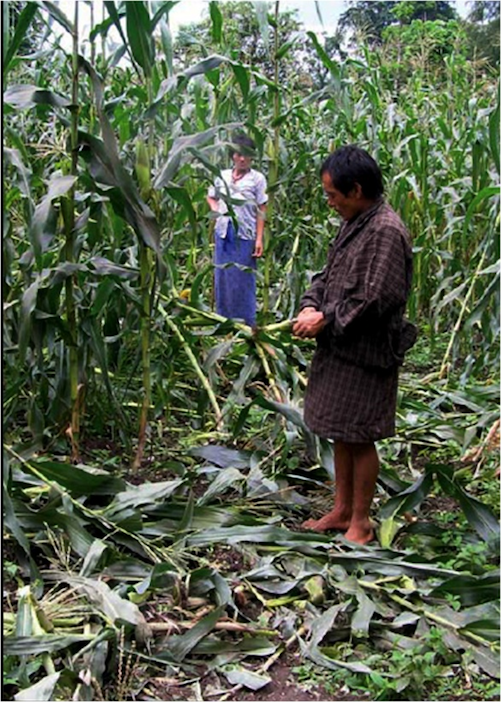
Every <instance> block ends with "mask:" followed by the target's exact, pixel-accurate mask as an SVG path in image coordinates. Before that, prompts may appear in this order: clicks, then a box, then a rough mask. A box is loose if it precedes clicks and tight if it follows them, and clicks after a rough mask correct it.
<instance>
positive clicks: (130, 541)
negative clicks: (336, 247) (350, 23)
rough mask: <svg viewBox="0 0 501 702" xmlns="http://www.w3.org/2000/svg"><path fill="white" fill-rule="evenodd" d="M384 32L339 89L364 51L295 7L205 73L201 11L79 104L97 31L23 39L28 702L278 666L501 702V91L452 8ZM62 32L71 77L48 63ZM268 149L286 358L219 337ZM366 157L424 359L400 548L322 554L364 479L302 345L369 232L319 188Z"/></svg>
mask: <svg viewBox="0 0 501 702" xmlns="http://www.w3.org/2000/svg"><path fill="white" fill-rule="evenodd" d="M5 4H6V3H4V5H5ZM132 5H134V7H132ZM365 5H367V7H365ZM378 5H381V4H380V3H370V7H369V4H365V3H359V7H358V8H350V9H353V10H354V9H358V11H359V12H360V13H361V14H360V16H361V17H362V14H363V12H364V11H370V12H374V13H376V12H377V13H378V15H377V17H376V15H374V19H375V20H377V21H378V22H380V24H379V25H377V26H376V27H375V31H374V35H375V36H376V37H377V39H378V41H379V40H380V41H381V42H382V44H381V48H380V50H379V51H378V52H375V51H371V50H370V46H369V45H365V44H364V45H359V49H358V53H356V54H354V55H350V57H346V56H345V57H344V59H345V60H343V61H339V60H338V59H337V58H336V57H337V56H338V55H339V54H340V47H341V42H340V40H339V36H338V37H327V38H326V42H325V43H322V42H321V41H320V39H319V37H317V36H315V35H314V34H311V33H310V34H309V35H307V36H304V35H303V36H296V35H295V32H296V30H297V29H300V27H298V23H297V20H296V19H295V18H294V16H293V15H291V14H290V13H284V14H280V15H279V16H278V19H277V18H275V17H274V16H271V15H269V14H268V13H267V12H266V11H265V10H266V7H265V6H264V5H260V6H259V8H258V9H259V13H256V8H254V6H253V5H252V4H250V3H222V4H216V3H211V5H210V7H209V15H210V16H209V18H208V19H207V21H206V22H205V23H202V24H201V25H200V26H196V25H194V26H191V27H190V28H189V29H185V30H184V31H183V32H181V34H180V36H179V38H178V41H177V42H176V44H175V46H173V42H172V37H171V36H170V32H169V28H168V18H169V12H170V9H171V8H172V6H173V3H172V2H156V3H124V2H121V3H114V2H106V3H105V8H106V13H107V16H106V18H105V19H104V21H103V22H101V23H100V24H98V25H96V26H94V27H93V28H92V31H91V38H90V42H91V44H92V46H91V49H92V48H93V50H94V55H95V56H94V58H95V61H94V62H92V61H88V60H86V59H84V58H80V59H79V62H78V66H77V67H78V81H77V82H75V78H76V72H75V68H76V65H75V64H72V63H71V61H70V59H69V58H68V57H67V55H66V53H65V52H64V51H62V50H61V49H60V46H59V44H60V41H59V39H56V38H55V36H54V35H53V34H50V27H51V26H52V23H53V22H57V23H58V25H59V26H61V27H63V28H64V31H66V32H70V31H71V29H72V22H71V21H70V20H69V19H68V18H67V17H66V16H65V15H64V13H63V12H61V9H60V8H59V7H58V6H56V5H54V4H53V3H42V4H41V5H37V6H36V8H35V6H34V5H33V7H31V5H30V7H28V6H26V7H23V8H20V9H21V13H20V15H19V22H18V25H17V29H14V28H11V29H10V30H9V32H10V34H9V38H10V40H11V43H10V44H9V47H10V48H7V51H10V53H8V54H7V56H8V63H7V64H6V65H5V66H4V70H7V68H8V70H9V73H8V85H6V93H5V95H4V106H5V115H4V124H5V129H4V142H5V143H4V147H5V148H4V155H5V159H4V183H5V187H4V196H5V206H4V230H3V231H4V236H3V242H2V243H3V255H4V263H5V265H4V266H3V267H2V274H3V281H2V282H3V294H4V315H3V319H2V322H3V338H4V426H5V432H6V433H5V438H6V445H7V446H6V455H5V460H4V513H5V518H4V526H5V530H6V533H7V535H8V538H7V540H6V543H7V544H8V545H9V548H10V549H11V551H12V552H10V551H9V555H8V559H7V561H5V562H4V568H5V570H6V578H5V582H6V583H8V588H9V592H10V594H9V597H8V598H7V600H6V601H7V606H6V612H5V617H4V626H5V632H4V633H5V635H6V636H5V639H6V649H5V653H6V664H5V666H4V674H5V685H6V689H7V692H8V694H9V695H10V696H12V695H13V694H16V693H17V694H18V698H19V699H22V695H24V696H25V698H26V696H30V695H31V696H32V698H36V699H48V698H51V696H54V695H56V696H58V697H60V698H65V699H69V698H72V699H73V698H74V699H102V698H104V697H105V696H106V695H107V694H108V693H109V695H113V694H116V695H118V696H119V697H120V698H125V697H126V695H127V694H129V693H128V690H129V691H130V690H131V688H132V691H131V692H130V695H131V696H132V695H135V696H136V697H137V695H138V694H140V692H139V690H138V689H137V687H135V685H139V682H138V677H139V674H138V675H134V674H133V672H134V671H136V670H139V668H138V660H139V661H141V665H142V666H143V668H141V670H142V671H144V676H145V678H146V677H148V676H150V677H152V678H154V677H158V676H160V675H161V676H164V677H165V676H170V677H174V676H178V677H179V678H180V679H182V681H183V682H187V681H189V680H193V679H194V678H196V676H197V675H198V673H197V672H195V671H198V670H199V665H201V664H202V663H203V664H204V665H205V664H206V663H207V661H210V664H211V665H212V666H213V670H214V675H216V676H217V677H218V680H219V682H220V685H221V686H222V687H223V686H224V687H225V689H227V688H226V685H227V684H228V683H229V684H232V685H234V684H238V685H243V686H244V687H245V686H248V687H250V688H252V687H253V686H254V689H256V688H258V687H259V686H261V685H263V684H265V683H266V681H267V680H268V673H267V668H266V667H265V665H264V664H263V665H260V666H256V665H255V660H256V656H262V657H265V658H266V661H271V662H273V660H275V659H274V656H275V654H277V655H278V652H279V651H280V650H282V649H281V648H279V644H282V645H283V646H284V647H285V648H287V647H289V646H291V645H292V644H293V643H294V645H295V642H297V645H298V647H299V650H300V652H301V655H302V656H303V658H304V660H309V661H311V662H312V663H313V664H314V666H315V675H318V676H319V679H321V680H322V684H323V685H328V684H332V686H333V687H332V690H333V694H336V692H335V691H336V690H337V688H338V686H340V685H341V684H342V683H343V684H344V683H346V684H348V685H349V687H350V689H351V690H363V691H366V692H368V693H369V695H370V696H371V697H373V698H374V699H403V698H405V699H410V698H412V697H416V698H417V697H419V696H420V695H421V696H425V695H428V698H429V699H440V698H445V697H446V696H447V694H448V693H449V692H450V691H451V690H450V685H449V678H448V677H447V676H445V675H444V673H445V672H446V671H448V672H449V673H450V672H452V673H453V674H454V675H455V676H456V678H455V679H457V677H459V679H460V680H461V684H464V685H465V689H466V685H467V680H468V679H471V680H472V682H473V684H474V685H478V686H479V689H481V690H482V691H483V692H482V694H484V696H485V697H488V695H489V694H491V692H492V690H493V683H491V682H489V681H488V680H489V679H490V678H492V679H495V678H496V676H497V675H498V673H499V666H498V662H497V652H498V648H497V645H496V638H495V634H496V632H495V631H494V630H493V622H496V617H497V616H498V614H499V612H498V610H497V609H496V604H495V600H496V598H497V594H496V578H497V577H498V576H497V573H496V570H495V569H496V566H497V565H498V561H497V555H496V539H498V538H499V524H498V517H497V514H498V510H499V494H498V483H497V478H496V477H495V471H496V469H497V466H498V457H497V456H496V454H495V453H494V451H493V448H492V446H491V442H490V439H489V436H491V432H490V430H491V428H493V427H494V426H495V421H496V419H497V417H498V413H499V408H498V391H497V385H498V380H499V378H498V372H497V370H496V369H497V368H498V367H499V365H498V360H499V348H498V332H499V285H498V283H499V269H498V262H499V239H498V237H496V236H493V232H496V231H497V229H498V225H499V185H498V182H499V100H498V92H497V85H496V84H495V81H494V80H493V78H492V76H491V74H490V73H489V71H488V70H487V71H486V70H484V67H483V65H481V64H478V63H477V62H472V61H471V60H470V59H469V57H468V52H467V50H465V40H464V35H463V34H462V31H461V30H460V27H459V25H457V24H456V23H455V20H453V21H451V22H446V23H445V24H444V23H443V21H442V17H443V16H444V13H445V15H446V16H447V13H448V12H449V10H450V8H449V10H447V8H445V7H441V6H442V5H445V4H443V3H395V4H393V3H384V4H382V5H384V6H381V7H376V6H378ZM431 5H433V7H431ZM425 6H426V7H425ZM439 6H440V7H439ZM35 10H36V11H35ZM430 10H431V11H432V12H434V11H435V10H436V11H438V12H440V13H441V17H436V16H434V15H433V16H432V15H430ZM395 12H396V13H397V14H395ZM423 12H425V13H426V17H424V16H422V13H423ZM415 13H417V16H416V14H415ZM419 13H421V15H420V14H419ZM449 14H450V12H449ZM39 17H41V18H43V21H44V22H45V24H46V25H47V27H48V28H49V29H48V31H49V37H50V41H51V42H52V44H51V46H50V49H51V50H50V51H49V50H47V51H44V53H43V54H34V55H33V56H31V57H30V58H28V59H25V60H23V62H22V63H21V62H20V61H19V52H20V51H23V50H24V49H23V46H24V45H23V41H24V39H26V38H28V37H29V32H30V31H31V28H32V27H33V26H34V25H33V22H34V21H37V20H38V18H39ZM396 17H398V23H397V22H396V19H395V18H396ZM446 18H447V19H449V17H446ZM390 25H391V26H390ZM385 26H386V27H388V29H387V30H386V32H385V33H384V38H383V28H384V27H385ZM112 27H114V28H115V29H116V30H117V31H118V36H119V41H118V45H117V46H115V47H113V48H112V47H111V46H110V44H109V43H108V44H107V43H106V42H107V40H108V33H109V32H110V30H111V28H112ZM466 30H468V28H466ZM452 36H453V38H454V41H451V38H452ZM98 38H101V39H102V47H103V50H102V51H97V49H98V45H97V43H96V40H97V39H98ZM80 39H82V38H81V37H80ZM96 54H97V55H96ZM73 91H76V95H75V94H72V93H73ZM70 96H71V97H70ZM76 104H78V106H79V109H78V115H77V113H76V110H75V108H74V105H76ZM76 116H78V125H77V127H78V128H77V130H76V132H75V117H76ZM72 121H73V132H72V128H71V127H72ZM236 128H244V129H245V130H246V131H247V132H249V133H251V134H252V136H253V138H254V139H255V141H256V144H257V152H258V153H257V158H256V162H257V165H258V167H259V168H261V169H262V170H264V171H265V172H267V173H268V174H270V191H271V193H272V195H273V211H272V213H271V215H270V219H269V222H268V225H269V238H268V241H267V256H268V262H269V265H268V266H267V268H266V269H265V270H264V271H263V270H261V269H260V270H259V271H258V285H259V295H260V299H263V297H264V295H265V293H266V295H268V297H269V305H268V309H267V310H266V311H265V312H264V311H262V312H260V315H259V318H258V327H257V328H256V329H254V330H252V329H250V328H249V327H247V326H245V325H243V324H240V323H239V322H238V321H232V320H227V319H225V318H222V317H219V316H218V315H215V314H214V313H213V312H212V311H211V308H212V297H211V287H212V286H211V270H212V263H211V251H212V249H211V247H212V239H211V224H212V222H211V219H210V216H209V215H208V209H207V205H206V201H205V194H206V191H207V186H208V184H209V182H211V181H212V180H213V178H214V176H215V175H216V174H217V173H218V170H219V168H220V167H222V166H223V165H225V163H226V159H227V146H228V143H229V141H230V139H231V135H232V134H233V131H234V130H235V129H236ZM72 137H73V138H76V141H75V142H74V143H73V144H72V142H71V138H72ZM348 141H349V142H352V141H356V142H357V143H359V144H361V145H362V146H364V147H366V148H368V149H369V150H370V151H371V152H372V153H374V155H375V156H376V158H377V159H378V160H379V162H380V163H381V165H382V168H383V171H384V175H385V181H386V190H387V196H388V199H389V201H390V202H391V203H392V204H393V206H394V207H395V208H396V209H397V210H398V211H399V212H400V213H401V215H402V217H403V219H404V221H405V223H406V224H407V226H408V228H409V230H410V232H411V235H412V238H413V244H414V250H415V278H414V286H413V295H412V298H411V301H410V309H409V313H410V316H411V317H412V318H413V319H414V320H415V321H416V322H417V323H418V326H419V328H420V337H419V341H418V344H417V346H416V347H415V348H414V349H413V350H412V352H411V354H410V355H409V359H408V362H407V363H406V365H405V366H404V368H403V370H402V373H401V397H400V398H399V412H398V425H399V437H398V438H396V439H394V440H389V441H386V442H383V443H382V445H381V457H382V461H383V470H382V471H381V480H380V483H379V486H378V491H379V492H378V495H377V505H376V506H377V514H378V516H379V517H380V519H381V524H380V534H381V548H379V547H373V546H368V547H366V548H363V549H359V548H353V547H351V546H350V545H349V544H346V543H345V542H343V540H342V539H340V538H338V537H331V536H330V535H318V534H313V533H308V532H302V531H301V530H299V528H298V527H299V525H300V523H301V521H302V520H303V518H304V517H305V516H306V514H309V513H310V512H311V511H312V510H313V511H314V512H315V511H322V510H323V509H324V508H325V503H326V501H329V500H330V499H331V496H330V494H329V492H328V490H327V491H326V490H325V488H324V487H322V486H323V484H324V482H325V480H326V479H332V476H333V472H334V465H333V458H332V447H331V445H330V444H329V443H328V442H321V441H319V440H318V439H317V438H316V437H314V436H313V435H312V434H311V433H310V432H309V430H308V429H307V427H306V426H305V424H304V421H303V418H302V399H303V393H304V387H305V383H306V369H307V366H308V363H309V360H310V359H311V354H312V352H313V344H311V343H310V342H308V341H299V340H297V339H294V338H292V337H291V334H290V321H289V320H290V319H292V318H293V317H294V315H295V314H296V312H297V308H298V302H299V299H300V296H301V294H302V292H303V291H304V289H305V287H306V285H307V283H308V280H309V278H310V276H311V274H312V273H313V272H314V271H316V270H318V269H319V268H320V267H321V266H322V265H323V263H324V261H325V253H326V250H327V247H328V244H329V241H330V240H331V238H332V236H333V235H334V234H335V231H336V228H337V226H338V224H339V222H338V221H336V220H335V219H333V218H331V215H330V214H329V213H328V212H327V210H326V207H325V202H324V200H323V196H322V192H321V187H320V184H319V179H318V168H319V165H320V164H321V162H322V160H323V159H324V158H325V156H326V155H327V154H328V153H329V151H330V150H331V149H333V148H334V147H336V146H338V145H339V144H341V143H345V142H348ZM70 279H71V281H72V285H71V286H69V285H68V280H70ZM68 303H72V304H73V309H74V310H75V311H76V313H77V315H78V324H74V321H75V320H73V322H72V321H71V319H70V316H71V315H70V312H69V310H70V311H71V305H70V308H69V307H68ZM72 358H73V360H76V362H77V366H78V388H77V389H78V393H77V398H76V399H77V408H78V410H79V411H81V416H82V427H81V429H82V432H81V433H82V436H81V438H82V448H83V451H84V460H82V461H81V462H79V463H78V464H77V465H74V464H70V463H69V462H68V460H67V458H66V456H67V454H68V441H67V437H68V427H69V425H70V421H69V420H70V414H71V409H72V403H73V401H74V400H75V397H74V396H73V395H72V392H71V383H70V368H71V363H70V361H71V359H72ZM140 410H142V412H143V417H146V419H147V421H146V422H145V424H144V425H143V426H142V430H143V431H144V434H143V437H142V438H144V441H145V452H144V455H143V457H142V460H139V462H138V463H139V464H140V470H141V473H139V474H137V473H136V474H132V473H131V472H130V468H129V465H130V460H131V458H132V456H133V454H134V449H135V448H137V447H136V446H134V445H133V444H134V438H135V436H136V430H135V428H134V427H135V424H136V420H137V414H138V412H139V411H140ZM491 438H492V437H491ZM488 439H489V440H488ZM494 443H495V441H494ZM472 449H475V451H476V454H475V455H476V458H475V459H472V460H473V463H472V464H468V463H464V462H460V459H463V458H465V453H466V452H467V451H471V450H472ZM136 455H137V454H136ZM470 468H471V470H470ZM440 500H446V505H447V506H448V507H447V511H446V509H445V508H443V507H441V503H440ZM451 505H452V507H451ZM430 509H431V510H432V512H431V515H430ZM497 584H498V583H497ZM16 588H19V589H18V590H16ZM150 605H151V606H152V609H149V607H150ZM160 611H161V612H162V614H163V615H165V616H166V617H167V621H165V619H164V618H163V617H162V620H163V625H164V627H166V628H164V629H163V630H161V629H159V630H153V629H152V628H151V626H150V623H149V621H148V620H147V618H146V614H147V613H148V612H149V613H151V612H155V613H158V612H160ZM186 612H189V617H188V616H186V617H185V613H186ZM228 620H231V621H228ZM193 621H194V622H195V625H194V626H190V625H189V624H190V623H192V622H193ZM153 623H155V624H159V623H160V624H162V622H160V621H159V620H158V619H157V620H156V621H155V622H153ZM235 623H236V624H237V629H236V630H235V629H231V628H227V629H225V628H224V626H226V625H228V624H235ZM221 624H222V625H223V628H219V627H220V625H221ZM148 627H150V628H148ZM176 627H177V629H176ZM239 627H240V628H239ZM159 631H160V633H161V634H162V635H161V636H159V635H158V632H159ZM293 631H294V632H295V633H294V636H292V632H293ZM498 638H499V637H498ZM134 641H135V642H137V646H138V649H139V650H138V651H136V650H135V646H136V643H134ZM270 665H271V663H270ZM113 670H115V671H116V674H115V676H114V677H112V678H111V679H110V678H109V677H108V675H109V671H113ZM308 670H309V669H308ZM119 671H120V672H119ZM146 671H147V672H146ZM320 671H322V672H320ZM298 675H299V677H302V676H304V675H305V673H304V671H302V672H300V671H298ZM183 676H184V677H183ZM326 676H327V677H326ZM485 676H490V678H489V677H485ZM198 683H199V680H198V679H197V680H196V683H194V685H195V684H198ZM20 690H22V691H23V692H21V693H20V695H21V696H19V691H20ZM193 696H194V697H197V696H200V690H197V689H194V692H193Z"/></svg>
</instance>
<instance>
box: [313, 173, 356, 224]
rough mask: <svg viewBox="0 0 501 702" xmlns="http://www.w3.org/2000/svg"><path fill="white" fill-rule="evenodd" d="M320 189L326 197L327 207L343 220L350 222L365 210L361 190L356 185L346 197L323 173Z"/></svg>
mask: <svg viewBox="0 0 501 702" xmlns="http://www.w3.org/2000/svg"><path fill="white" fill-rule="evenodd" d="M322 187H323V189H324V193H325V194H326V196H327V204H328V205H329V207H332V209H334V210H336V212H337V213H338V214H339V215H341V217H342V218H343V219H344V220H350V219H352V218H353V217H356V216H357V215H358V214H360V213H361V212H363V210H364V209H365V207H364V201H365V198H364V197H363V195H362V189H361V187H360V185H358V183H356V184H355V187H354V188H353V190H351V191H350V192H349V193H348V195H343V193H342V192H341V191H340V190H338V189H337V188H336V187H335V186H334V185H333V183H332V178H331V177H330V175H329V174H328V173H323V174H322Z"/></svg>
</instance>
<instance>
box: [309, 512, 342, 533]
mask: <svg viewBox="0 0 501 702" xmlns="http://www.w3.org/2000/svg"><path fill="white" fill-rule="evenodd" d="M301 526H302V527H303V529H313V531H319V532H324V531H329V530H331V529H337V530H339V531H344V530H345V529H348V527H349V526H350V518H349V517H343V516H342V515H340V514H339V512H336V511H334V510H332V511H331V512H328V513H327V514H325V515H324V516H323V517H320V519H307V520H306V521H305V522H303V523H302V525H301Z"/></svg>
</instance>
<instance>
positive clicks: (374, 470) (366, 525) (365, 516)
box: [345, 443, 379, 544]
mask: <svg viewBox="0 0 501 702" xmlns="http://www.w3.org/2000/svg"><path fill="white" fill-rule="evenodd" d="M351 450H352V455H353V469H354V470H353V485H354V486H355V489H354V491H353V511H352V515H351V521H350V524H349V528H348V531H347V532H346V534H345V537H346V539H348V541H354V542H355V543H358V544H366V543H368V542H369V541H372V539H373V538H374V527H373V524H372V522H371V521H370V519H369V514H370V509H371V505H372V500H373V499H374V492H375V490H376V481H377V476H378V474H379V458H378V454H377V450H376V446H375V445H374V443H364V444H351Z"/></svg>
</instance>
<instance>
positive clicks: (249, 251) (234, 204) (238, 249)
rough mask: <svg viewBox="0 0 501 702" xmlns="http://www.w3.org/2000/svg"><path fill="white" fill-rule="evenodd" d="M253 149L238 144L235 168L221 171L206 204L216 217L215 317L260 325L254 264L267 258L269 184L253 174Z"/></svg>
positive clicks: (240, 139)
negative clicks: (265, 237)
mask: <svg viewBox="0 0 501 702" xmlns="http://www.w3.org/2000/svg"><path fill="white" fill-rule="evenodd" d="M254 152H255V144H254V141H253V140H252V139H250V138H249V137H248V136H245V135H239V136H237V137H235V138H234V140H233V144H232V149H231V158H232V160H233V168H228V169H227V170H224V171H222V173H221V176H220V177H218V178H216V180H215V183H214V185H213V186H211V188H209V193H208V196H207V202H208V203H209V207H210V208H211V210H212V211H213V212H216V213H217V214H218V217H217V221H216V226H215V229H214V235H215V254H214V263H215V297H216V311H217V313H218V314H220V315H223V316H224V317H230V318H231V319H243V320H244V321H245V323H246V324H248V325H250V326H255V324H256V275H255V273H254V271H255V270H256V259H257V258H260V257H261V256H262V255H263V232H264V220H265V213H266V202H267V201H268V195H267V194H266V179H265V177H264V175H263V174H262V173H260V172H259V171H256V170H255V169H254V168H252V157H253V155H254Z"/></svg>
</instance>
